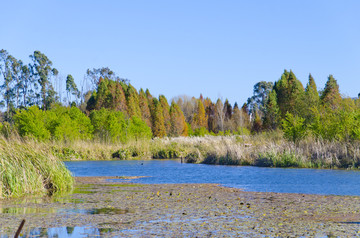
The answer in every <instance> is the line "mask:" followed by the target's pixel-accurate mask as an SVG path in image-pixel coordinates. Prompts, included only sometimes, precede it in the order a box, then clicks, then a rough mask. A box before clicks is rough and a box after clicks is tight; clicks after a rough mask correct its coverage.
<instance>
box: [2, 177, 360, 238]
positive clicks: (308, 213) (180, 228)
mask: <svg viewBox="0 0 360 238" xmlns="http://www.w3.org/2000/svg"><path fill="white" fill-rule="evenodd" d="M109 179H116V178H113V177H112V178H109V177H107V178H104V177H78V178H76V189H75V190H74V192H73V193H72V194H70V195H65V196H61V197H52V198H47V197H42V198H34V197H27V198H22V199H16V200H5V201H2V202H1V203H0V211H1V213H0V224H1V230H0V232H1V236H2V237H6V236H13V235H14V234H15V231H16V228H17V227H18V225H19V224H20V222H21V220H22V219H26V223H25V226H24V229H23V231H22V236H24V237H25V236H27V237H30V236H31V237H54V236H57V237H84V236H85V237H86V236H101V237H277V236H280V237H299V236H303V237H317V236H318V237H333V236H339V237H344V236H348V237H349V236H350V237H354V236H359V235H360V203H359V199H360V197H356V196H321V195H304V194H280V193H259V192H244V191H241V190H239V189H233V188H226V187H221V186H218V185H215V184H161V185H148V184H146V185H145V184H134V183H128V182H126V180H125V182H124V180H118V181H121V182H114V181H116V180H109ZM109 181H112V182H109Z"/></svg>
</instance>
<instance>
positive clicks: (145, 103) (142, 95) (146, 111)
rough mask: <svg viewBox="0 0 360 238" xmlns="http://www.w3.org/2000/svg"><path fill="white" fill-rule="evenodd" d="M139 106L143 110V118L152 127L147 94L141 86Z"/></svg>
mask: <svg viewBox="0 0 360 238" xmlns="http://www.w3.org/2000/svg"><path fill="white" fill-rule="evenodd" d="M139 106H140V111H141V116H142V120H143V121H144V122H145V123H146V125H148V126H149V127H151V114H150V108H149V103H148V99H147V96H146V94H145V92H144V90H143V89H142V88H141V89H140V91H139Z"/></svg>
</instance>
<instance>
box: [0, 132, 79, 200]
mask: <svg viewBox="0 0 360 238" xmlns="http://www.w3.org/2000/svg"><path fill="white" fill-rule="evenodd" d="M41 146H42V144H40V147H39V143H34V142H19V141H16V140H12V141H8V140H4V139H3V138H0V157H1V161H0V169H1V171H2V172H1V174H0V185H1V186H0V197H1V198H7V197H19V196H23V195H26V194H29V193H33V194H43V193H48V194H54V193H60V192H66V191H69V190H71V189H72V187H73V182H74V181H73V178H72V176H71V173H70V172H69V171H68V170H67V169H66V167H65V165H64V163H62V162H61V161H60V160H59V159H58V158H56V157H54V156H53V155H52V154H51V152H50V151H49V150H46V149H44V148H42V147H41Z"/></svg>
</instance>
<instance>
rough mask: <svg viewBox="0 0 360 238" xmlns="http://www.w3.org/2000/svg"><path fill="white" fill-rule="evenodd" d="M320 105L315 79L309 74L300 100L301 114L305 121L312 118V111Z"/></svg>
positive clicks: (309, 120)
mask: <svg viewBox="0 0 360 238" xmlns="http://www.w3.org/2000/svg"><path fill="white" fill-rule="evenodd" d="M319 105H320V97H319V92H318V91H317V87H316V84H315V80H314V78H313V77H312V75H311V74H309V82H308V83H307V84H306V88H305V94H304V99H303V100H302V108H303V110H302V111H301V114H300V115H301V116H302V117H304V119H305V122H306V123H311V120H312V118H313V115H312V111H313V110H314V109H316V108H317V107H318V106H319Z"/></svg>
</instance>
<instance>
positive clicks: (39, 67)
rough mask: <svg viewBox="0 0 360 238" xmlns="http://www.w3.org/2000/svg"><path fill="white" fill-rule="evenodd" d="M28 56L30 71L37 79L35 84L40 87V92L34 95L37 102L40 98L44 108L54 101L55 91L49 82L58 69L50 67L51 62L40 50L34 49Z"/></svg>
mask: <svg viewBox="0 0 360 238" xmlns="http://www.w3.org/2000/svg"><path fill="white" fill-rule="evenodd" d="M30 58H31V60H32V64H31V73H32V75H33V77H34V78H36V79H37V84H38V86H39V87H40V93H38V94H37V95H36V97H37V100H38V102H37V103H38V104H40V99H41V101H42V102H41V103H42V108H43V109H44V110H46V109H48V108H49V107H50V104H51V103H53V102H54V101H55V96H56V93H55V90H54V88H53V87H52V84H51V77H52V76H56V75H57V74H58V71H57V70H56V69H55V68H52V62H51V61H50V60H49V59H48V57H47V56H46V55H45V54H43V53H41V52H40V51H34V54H33V55H30ZM35 88H36V86H35Z"/></svg>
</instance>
